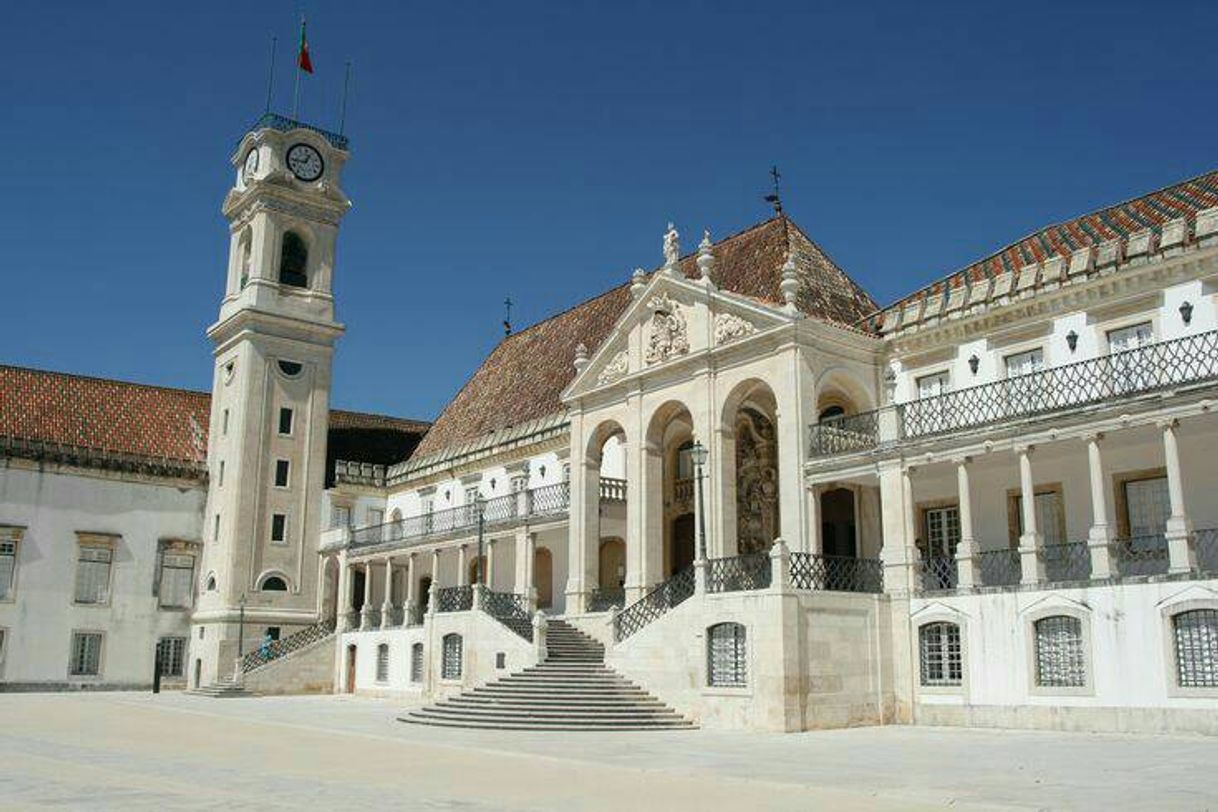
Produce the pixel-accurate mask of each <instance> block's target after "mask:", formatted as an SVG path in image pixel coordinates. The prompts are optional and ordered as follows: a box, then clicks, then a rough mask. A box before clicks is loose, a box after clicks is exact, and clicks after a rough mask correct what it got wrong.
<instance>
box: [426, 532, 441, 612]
mask: <svg viewBox="0 0 1218 812" xmlns="http://www.w3.org/2000/svg"><path fill="white" fill-rule="evenodd" d="M439 608H440V548H439V547H435V548H433V549H432V551H431V591H430V594H428V596H427V614H429V615H434V614H435V613H436V610H437V609H439Z"/></svg>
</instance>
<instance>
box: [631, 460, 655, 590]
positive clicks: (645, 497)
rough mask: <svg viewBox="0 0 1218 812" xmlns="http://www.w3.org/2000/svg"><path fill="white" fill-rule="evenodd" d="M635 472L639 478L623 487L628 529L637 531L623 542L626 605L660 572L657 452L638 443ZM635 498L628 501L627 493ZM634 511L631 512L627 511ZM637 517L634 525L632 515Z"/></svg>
mask: <svg viewBox="0 0 1218 812" xmlns="http://www.w3.org/2000/svg"><path fill="white" fill-rule="evenodd" d="M632 456H634V457H637V459H638V463H637V467H636V470H640V473H641V476H639V477H637V479H636V481H638V482H640V484H639V485H638V486H636V485H635V484H634V481H632V482H630V483H629V484H628V485H627V488H626V499H627V503H626V511H627V514H629V516H630V517H631V518H630V522H631V525H632V527H634V528H637V533H636V535H635V538H633V539H628V540H627V542H626V560H627V564H626V603H627V604H628V605H629V604H631V603H633V602H635V601H637V600H638V599H639V598H641V597H642V596H643V593H645V592H646V591H647V590H648V589H650V588H651V587H652V586H653V585H655V584H656V583H658V582H659V581H660V580H661V577H662V576H661V573H662V572H663V570H664V493H663V491H664V459H663V454H662V452H661V449H659V448H657V447H655V446H652V445H651V444H650V443H642V444H641V448H639V449H638V451H637V453H636V454H634V455H632ZM632 493H633V494H634V495H635V498H634V500H633V501H631V494H632ZM636 507H637V510H635V512H634V513H632V512H631V511H632V510H634V509H635V508H636ZM636 514H637V515H638V517H639V518H638V521H637V523H636V522H635V521H634V519H633V516H634V515H636Z"/></svg>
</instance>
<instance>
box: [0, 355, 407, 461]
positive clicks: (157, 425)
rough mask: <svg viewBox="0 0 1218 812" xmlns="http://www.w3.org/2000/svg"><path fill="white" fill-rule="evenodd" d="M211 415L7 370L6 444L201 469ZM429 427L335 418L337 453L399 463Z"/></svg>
mask: <svg viewBox="0 0 1218 812" xmlns="http://www.w3.org/2000/svg"><path fill="white" fill-rule="evenodd" d="M210 410H211V396H210V395H208V394H207V393H205V392H194V391H190V390H187V389H171V388H167V387H162V386H147V385H145V384H137V383H128V382H126V381H115V380H109V379H105V378H89V377H85V376H81V375H69V374H65V373H61V372H48V371H44V370H37V369H27V368H24V367H13V366H3V365H0V438H9V439H13V440H20V441H25V442H29V443H43V444H52V445H62V446H71V447H75V448H82V449H91V450H94V451H97V452H105V453H110V454H118V455H125V456H132V457H142V458H149V459H156V460H174V461H181V462H187V463H197V464H201V463H204V462H206V456H207V425H208V418H209V414H210ZM427 425H428V424H427V423H425V422H422V421H418V420H405V419H399V418H394V417H386V416H382V415H373V414H363V413H360V412H344V411H341V410H333V411H331V412H330V436H331V441H330V445H331V446H333V447H334V448H335V450H336V451H337V452H339V453H340V458H342V459H350V460H353V461H357V462H372V463H377V464H388V463H392V462H399V461H401V460H403V459H405V458H406V457H407V456H409V454H410V452H411V451H413V450H414V447H415V446H416V445H417V444H418V441H419V438H420V437H421V436H422V434H423V433H424V432H425V431H426V430H427ZM342 454H345V455H346V456H341V455H342ZM399 455H400V456H399Z"/></svg>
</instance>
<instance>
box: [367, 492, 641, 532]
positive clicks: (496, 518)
mask: <svg viewBox="0 0 1218 812" xmlns="http://www.w3.org/2000/svg"><path fill="white" fill-rule="evenodd" d="M600 496H601V499H602V500H606V501H625V499H626V483H625V481H624V480H620V479H602V480H601V482H600ZM570 505H571V486H570V484H569V483H566V482H558V483H555V484H554V485H545V486H542V487H540V488H532V489H530V490H527V491H520V492H518V493H510V494H507V495H506V496H497V497H495V498H494V499H487V500H486V501H485V502H483V503H482V523H483V526H484V527H486V528H499V527H503V526H505V525H510V524H514V523H517V522H522V521H525V520H526V519H527V520H535V519H544V518H550V517H559V516H565V515H566V514H567V511H568V509H569V508H570ZM477 526H478V506H477V505H476V504H474V505H461V506H460V507H455V508H448V509H447V510H437V511H435V512H433V513H427V514H424V515H421V516H411V517H409V518H406V519H399V520H398V521H389V522H385V523H384V524H374V525H368V526H366V527H357V528H356V529H355V530H353V531H351V545H350V546H351V549H359V548H365V547H376V546H379V545H386V546H405V545H410V544H419V543H423V542H425V541H427V540H428V539H432V538H436V537H439V536H447V535H456V534H460V533H463V532H469V531H472V530H474V529H476V528H477Z"/></svg>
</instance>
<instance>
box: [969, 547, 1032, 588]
mask: <svg viewBox="0 0 1218 812" xmlns="http://www.w3.org/2000/svg"><path fill="white" fill-rule="evenodd" d="M974 559H975V560H976V562H977V570H978V572H979V574H980V575H981V585H982V586H1014V585H1015V584H1017V583H1019V582H1020V581H1021V580H1022V579H1023V562H1022V561H1021V560H1020V558H1019V550H1018V549H1017V548H1014V547H1004V548H1002V549H1001V550H982V551H981V552H979V553H977V555H976V556H974Z"/></svg>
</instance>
